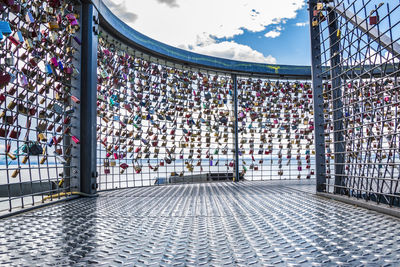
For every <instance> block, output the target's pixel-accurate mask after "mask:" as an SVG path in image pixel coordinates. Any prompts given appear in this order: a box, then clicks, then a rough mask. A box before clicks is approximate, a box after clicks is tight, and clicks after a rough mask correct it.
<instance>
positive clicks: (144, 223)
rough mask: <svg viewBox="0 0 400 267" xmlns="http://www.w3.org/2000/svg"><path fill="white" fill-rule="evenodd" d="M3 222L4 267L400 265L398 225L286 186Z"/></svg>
mask: <svg viewBox="0 0 400 267" xmlns="http://www.w3.org/2000/svg"><path fill="white" fill-rule="evenodd" d="M305 187H307V185H301V186H300V187H299V188H303V189H304V188H305ZM308 188H310V185H309V186H308ZM311 188H312V186H311ZM306 191H310V190H306ZM311 191H312V190H311ZM0 223H1V224H0V225H1V226H0V264H4V265H15V266H46V265H49V266H54V265H57V266H63V265H65V266H88V265H94V266H124V265H125V266H149V265H150V266H160V265H161V266H201V265H204V266H223V265H225V266H400V235H399V233H400V227H399V226H400V220H398V219H396V218H394V217H391V216H387V215H383V214H380V213H377V212H374V211H369V210H366V209H363V208H358V207H355V206H351V205H347V204H343V203H340V202H336V201H334V200H328V199H324V198H321V197H317V196H315V195H313V194H310V193H309V192H301V191H300V190H299V189H297V188H296V186H295V185H291V184H290V183H284V184H277V183H274V182H241V183H238V184H235V183H208V184H184V185H170V186H159V187H147V188H132V189H120V190H114V191H108V192H102V193H100V196H99V197H97V198H80V199H77V200H71V201H68V202H63V203H59V204H55V205H52V206H49V207H45V208H41V209H37V210H34V211H31V212H26V213H23V214H21V215H16V216H13V217H9V218H6V219H3V220H1V221H0Z"/></svg>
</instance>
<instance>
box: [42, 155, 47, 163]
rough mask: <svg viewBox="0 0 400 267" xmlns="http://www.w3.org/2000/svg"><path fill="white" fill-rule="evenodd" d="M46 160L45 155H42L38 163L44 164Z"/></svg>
mask: <svg viewBox="0 0 400 267" xmlns="http://www.w3.org/2000/svg"><path fill="white" fill-rule="evenodd" d="M46 160H47V157H46V156H44V157H43V158H42V159H41V160H40V164H44V163H45V162H46Z"/></svg>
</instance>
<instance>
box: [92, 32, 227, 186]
mask: <svg viewBox="0 0 400 267" xmlns="http://www.w3.org/2000/svg"><path fill="white" fill-rule="evenodd" d="M98 59H99V60H98V84H99V86H98V125H97V130H98V155H97V157H98V164H99V165H98V169H99V179H98V184H99V189H100V190H103V189H111V188H119V187H134V186H148V185H160V184H168V183H175V182H200V181H215V180H232V178H233V176H232V175H233V167H234V162H233V156H232V155H233V150H232V149H233V120H232V117H233V112H232V110H233V101H232V92H233V91H232V80H231V78H230V77H229V76H227V75H226V74H221V73H207V72H201V71H199V70H191V69H188V68H185V67H182V66H179V67H178V66H174V65H173V64H172V65H171V64H170V63H168V62H162V61H159V60H157V59H155V58H149V57H148V56H147V55H144V54H141V53H139V52H137V51H135V50H132V49H130V48H128V47H123V46H122V45H121V44H119V43H118V42H116V41H114V40H113V39H112V38H111V37H110V36H107V35H106V34H105V33H104V32H102V33H101V37H100V40H99V54H98Z"/></svg>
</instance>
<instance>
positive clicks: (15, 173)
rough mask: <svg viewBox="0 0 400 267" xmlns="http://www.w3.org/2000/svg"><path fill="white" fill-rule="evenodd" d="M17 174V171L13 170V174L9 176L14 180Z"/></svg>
mask: <svg viewBox="0 0 400 267" xmlns="http://www.w3.org/2000/svg"><path fill="white" fill-rule="evenodd" d="M18 174H19V169H16V170H14V172H13V173H12V174H11V177H12V178H16V177H17V176H18Z"/></svg>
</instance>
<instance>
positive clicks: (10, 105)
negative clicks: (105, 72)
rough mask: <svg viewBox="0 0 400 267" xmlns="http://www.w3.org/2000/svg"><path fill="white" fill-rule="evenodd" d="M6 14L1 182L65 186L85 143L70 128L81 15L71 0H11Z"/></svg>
mask: <svg viewBox="0 0 400 267" xmlns="http://www.w3.org/2000/svg"><path fill="white" fill-rule="evenodd" d="M0 13H1V16H0V53H1V56H0V149H1V150H0V157H1V158H0V166H4V167H1V168H0V184H12V183H32V182H35V181H46V182H48V181H54V182H56V183H57V184H58V185H59V186H60V187H63V181H64V179H65V178H69V176H68V175H69V173H70V172H69V168H72V167H71V166H70V161H71V149H72V147H73V146H78V145H79V136H76V135H74V133H73V129H72V126H71V125H70V123H71V120H76V117H77V116H76V114H75V107H76V105H79V95H76V94H75V93H74V92H75V89H74V88H73V86H72V84H73V80H74V79H76V78H77V77H79V70H78V69H77V68H76V66H75V65H74V56H75V49H74V47H78V46H79V45H81V41H80V33H79V31H80V25H79V14H80V11H79V10H76V8H75V6H74V3H73V1H60V0H54V1H14V0H5V1H1V2H0ZM64 189H65V188H64ZM43 193H44V194H47V193H49V192H43ZM7 201H11V200H10V199H8V200H7ZM10 203H11V202H10Z"/></svg>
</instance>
